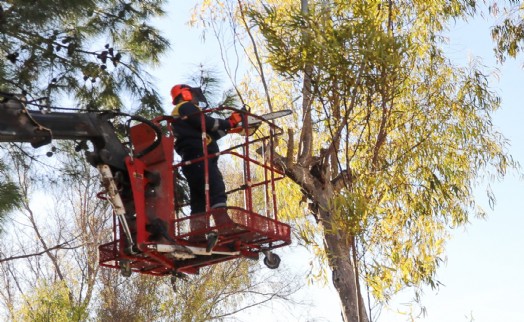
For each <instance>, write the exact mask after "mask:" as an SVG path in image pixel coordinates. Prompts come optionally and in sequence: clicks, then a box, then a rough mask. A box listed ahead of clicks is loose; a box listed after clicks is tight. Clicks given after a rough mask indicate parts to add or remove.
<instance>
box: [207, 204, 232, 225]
mask: <svg viewBox="0 0 524 322" xmlns="http://www.w3.org/2000/svg"><path fill="white" fill-rule="evenodd" d="M211 214H212V216H213V219H214V220H215V226H224V225H233V224H234V223H235V222H234V221H233V220H231V218H229V215H228V214H227V208H226V207H225V206H219V207H213V208H212V209H211Z"/></svg>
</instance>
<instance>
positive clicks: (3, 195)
mask: <svg viewBox="0 0 524 322" xmlns="http://www.w3.org/2000/svg"><path fill="white" fill-rule="evenodd" d="M21 202H22V196H21V194H20V190H19V188H18V187H17V186H16V185H15V184H14V183H13V182H11V181H10V180H9V177H8V176H7V168H6V166H5V164H4V163H3V162H2V161H1V160H0V232H1V227H2V226H1V223H2V222H3V221H4V220H5V217H6V215H7V213H9V212H10V211H12V210H14V209H15V208H16V207H17V206H19V205H20V203H21Z"/></svg>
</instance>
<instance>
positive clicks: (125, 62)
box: [0, 0, 169, 111]
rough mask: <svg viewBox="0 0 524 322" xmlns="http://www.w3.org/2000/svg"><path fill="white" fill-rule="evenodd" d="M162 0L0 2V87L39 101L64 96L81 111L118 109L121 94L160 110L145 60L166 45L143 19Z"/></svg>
mask: <svg viewBox="0 0 524 322" xmlns="http://www.w3.org/2000/svg"><path fill="white" fill-rule="evenodd" d="M164 2H165V1H163V0H145V1H140V2H124V1H118V0H111V1H91V0H75V1H67V0H44V1H23V0H20V1H18V0H15V1H1V2H0V30H1V32H2V35H3V36H2V38H1V39H0V54H1V55H2V56H3V57H5V58H7V59H6V60H2V62H1V63H0V84H2V85H1V89H0V90H1V91H3V92H15V93H21V94H24V95H26V94H27V95H30V97H31V99H29V101H31V102H33V103H35V104H39V105H41V106H45V105H46V104H48V103H49V102H50V101H51V102H52V101H53V99H54V100H56V99H57V98H62V97H63V96H64V95H65V96H68V97H69V98H70V99H72V100H73V101H74V102H77V103H79V104H81V105H82V107H83V108H87V109H95V110H99V109H118V108H122V107H123V106H124V101H123V100H122V97H121V95H122V94H131V95H133V97H134V98H136V100H137V101H139V102H140V107H141V108H145V109H152V110H157V111H158V110H161V109H160V100H159V97H158V93H157V92H156V90H155V89H154V86H152V84H151V83H150V79H149V76H148V74H147V72H146V70H145V69H144V65H145V64H156V63H158V62H159V57H160V55H161V54H162V53H164V52H165V51H166V49H167V48H168V46H169V43H168V42H167V40H166V39H165V38H163V37H162V36H161V35H160V34H159V32H158V31H157V30H156V29H155V28H154V27H152V26H151V25H150V20H151V18H153V17H157V16H161V15H163V14H164V12H163V9H162V5H163V3H164Z"/></svg>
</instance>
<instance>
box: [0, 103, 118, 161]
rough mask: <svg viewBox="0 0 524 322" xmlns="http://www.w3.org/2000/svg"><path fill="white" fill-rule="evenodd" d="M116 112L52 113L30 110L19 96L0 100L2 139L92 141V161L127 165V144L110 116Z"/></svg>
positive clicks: (39, 142) (34, 142)
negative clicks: (116, 129) (121, 139)
mask: <svg viewBox="0 0 524 322" xmlns="http://www.w3.org/2000/svg"><path fill="white" fill-rule="evenodd" d="M114 116H115V114H114V113H63V112H60V113H53V112H48V113H45V112H41V111H30V110H28V109H27V108H26V107H25V104H24V103H23V102H21V101H20V100H18V99H15V98H10V99H7V100H6V101H4V102H0V142H30V143H31V145H32V146H33V147H35V148H38V147H40V146H43V145H46V144H49V143H51V141H52V140H53V139H58V140H81V141H86V140H87V141H91V142H92V144H93V148H94V149H93V151H90V152H86V156H87V159H88V161H89V162H90V163H91V164H92V165H93V166H97V165H98V164H101V163H104V164H108V165H110V166H112V167H115V168H117V169H125V167H126V166H125V160H124V159H125V156H126V155H128V151H127V150H126V147H125V146H124V145H123V144H122V143H121V142H120V140H119V139H118V137H117V135H116V133H115V131H114V128H113V125H112V124H111V123H110V122H109V120H110V119H111V118H112V117H114Z"/></svg>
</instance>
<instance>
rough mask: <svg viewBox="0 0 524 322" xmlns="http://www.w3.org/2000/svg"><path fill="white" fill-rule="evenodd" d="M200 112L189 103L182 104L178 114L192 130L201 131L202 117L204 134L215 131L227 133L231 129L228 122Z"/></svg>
mask: <svg viewBox="0 0 524 322" xmlns="http://www.w3.org/2000/svg"><path fill="white" fill-rule="evenodd" d="M201 112H202V111H201V110H200V109H199V108H198V107H197V106H195V105H194V104H193V103H191V102H187V103H184V104H182V105H181V106H180V107H179V109H178V113H179V115H180V116H181V117H187V122H188V123H189V124H190V125H191V126H192V127H194V128H196V129H198V130H200V131H201V130H202V126H201V125H202V119H201V118H202V115H204V119H205V126H206V132H215V131H219V130H221V131H227V130H229V129H230V128H231V123H230V121H229V120H224V119H219V118H214V117H211V116H208V115H206V114H202V113H201Z"/></svg>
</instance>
